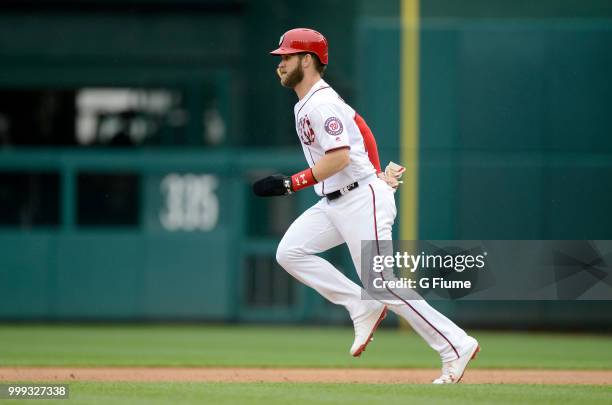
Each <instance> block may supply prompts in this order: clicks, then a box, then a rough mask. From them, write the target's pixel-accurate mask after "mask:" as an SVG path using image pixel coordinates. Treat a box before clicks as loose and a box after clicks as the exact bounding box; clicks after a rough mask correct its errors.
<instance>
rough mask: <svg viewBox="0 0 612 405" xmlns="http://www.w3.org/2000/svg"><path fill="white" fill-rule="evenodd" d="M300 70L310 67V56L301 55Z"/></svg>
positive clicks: (307, 54) (306, 54)
mask: <svg viewBox="0 0 612 405" xmlns="http://www.w3.org/2000/svg"><path fill="white" fill-rule="evenodd" d="M301 62H302V68H305V67H308V66H310V65H312V55H311V54H309V53H305V54H304V55H302V61H301Z"/></svg>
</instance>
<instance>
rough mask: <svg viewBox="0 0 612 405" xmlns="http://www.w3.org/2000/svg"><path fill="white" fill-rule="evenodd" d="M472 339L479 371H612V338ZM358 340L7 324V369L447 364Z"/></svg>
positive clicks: (461, 397) (335, 335)
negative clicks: (361, 349) (360, 348)
mask: <svg viewBox="0 0 612 405" xmlns="http://www.w3.org/2000/svg"><path fill="white" fill-rule="evenodd" d="M474 336H475V337H477V338H478V339H479V341H480V343H481V345H482V347H483V352H482V354H481V356H480V357H479V359H478V361H476V362H474V363H473V367H474V368H529V369H612V337H610V336H594V335H561V334H542V333H537V334H527V333H491V332H482V333H474ZM352 337H353V336H352V330H351V329H349V328H315V327H312V328H311V327H300V328H294V327H272V326H271V327H262V326H257V327H250V326H235V327H232V326H229V327H228V326H182V325H180V326H140V325H139V326H124V325H121V326H117V325H106V326H103V325H93V326H76V325H75V326H31V325H27V326H26V325H0V366H4V367H6V366H93V367H95V366H124V367H127V366H194V367H196V366H197V367H206V366H223V367H363V368H398V367H399V368H423V367H424V368H438V367H439V360H438V357H437V355H436V353H434V352H433V351H432V350H430V349H429V348H428V347H427V346H426V345H425V343H424V342H423V341H422V340H421V339H420V338H419V337H418V336H416V335H415V334H414V333H410V332H404V331H398V330H395V329H382V330H380V331H378V332H377V334H376V339H375V341H374V343H373V344H372V346H371V347H369V348H368V351H367V352H366V353H365V354H364V356H363V357H362V358H360V359H358V360H355V359H352V358H351V357H350V356H349V354H348V348H349V346H350V344H351V342H352ZM0 372H1V371H0ZM70 388H71V398H70V399H69V400H68V401H66V403H70V404H80V403H83V404H107V403H111V402H112V403H113V405H119V404H140V403H142V404H144V403H147V404H158V403H159V404H162V403H186V404H192V403H193V404H196V403H211V404H243V403H254V404H259V403H261V404H264V403H265V404H272V405H275V404H285V403H291V404H292V405H294V404H301V403H304V404H306V403H308V404H336V403H344V404H366V403H367V404H372V403H385V404H395V403H398V404H399V403H402V404H404V403H449V404H450V403H452V404H464V403H465V404H468V403H469V404H471V403H490V402H493V401H494V402H497V403H522V404H532V403H533V404H536V403H537V404H539V403H559V402H563V403H564V404H572V403H589V404H592V403H612V387H611V386H578V385H566V386H553V385H457V386H445V387H436V386H427V385H371V384H306V383H304V384H296V383H187V382H185V383H131V382H130V383H128V382H124V383H114V382H113V383H110V382H105V383H102V382H70ZM0 401H1V400H0ZM5 402H6V403H17V402H15V401H14V400H10V401H9V400H7V401H5ZM56 402H57V401H54V403H56ZM19 403H22V402H21V401H19ZM36 403H38V402H36Z"/></svg>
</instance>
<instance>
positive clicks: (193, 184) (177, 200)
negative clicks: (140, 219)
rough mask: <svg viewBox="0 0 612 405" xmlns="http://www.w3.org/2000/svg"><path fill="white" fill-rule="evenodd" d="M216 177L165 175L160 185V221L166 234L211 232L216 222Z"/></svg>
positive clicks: (217, 215)
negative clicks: (161, 201) (172, 232)
mask: <svg viewBox="0 0 612 405" xmlns="http://www.w3.org/2000/svg"><path fill="white" fill-rule="evenodd" d="M218 184H219V180H218V179H217V177H216V176H213V175H208V174H177V173H171V174H168V175H167V176H165V177H164V178H163V179H162V181H161V184H160V187H161V193H162V196H163V198H164V202H163V205H162V209H161V212H160V214H159V220H160V222H161V225H162V226H163V227H164V229H166V230H168V231H210V230H212V229H213V228H214V227H215V226H216V225H217V222H218V220H219V198H218V197H217V194H216V193H215V190H216V188H217V186H218Z"/></svg>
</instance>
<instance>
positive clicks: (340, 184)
mask: <svg viewBox="0 0 612 405" xmlns="http://www.w3.org/2000/svg"><path fill="white" fill-rule="evenodd" d="M270 53H271V54H272V55H279V56H280V63H279V64H278V68H277V74H278V77H279V79H280V83H281V84H282V85H283V86H284V87H287V88H291V89H293V90H294V91H295V93H296V95H297V97H298V102H297V104H296V105H295V107H294V113H295V129H296V131H297V135H298V138H299V140H300V143H301V144H302V149H303V151H304V156H305V157H306V161H307V163H308V167H306V168H305V169H304V170H302V171H300V172H298V173H295V174H293V175H292V176H285V175H273V176H268V177H266V178H263V179H261V180H258V181H257V182H256V183H255V184H254V185H253V191H254V192H255V194H257V195H258V196H284V195H288V194H292V193H296V192H299V191H300V190H302V189H305V188H308V187H314V191H315V192H316V193H317V194H318V195H319V196H320V197H321V199H320V200H319V201H318V202H317V203H316V204H315V205H313V206H312V207H310V208H309V209H308V210H306V212H304V213H303V214H302V215H300V216H299V217H298V218H297V219H296V220H295V222H293V224H291V226H290V227H289V229H288V230H287V232H286V233H285V235H284V237H283V238H282V240H281V242H280V244H279V246H278V250H277V253H276V259H277V261H278V263H279V264H280V265H281V266H282V267H283V268H284V269H285V270H286V271H287V272H288V273H289V274H291V275H292V276H293V277H295V278H296V279H298V280H299V281H300V282H302V283H304V284H306V285H307V286H309V287H311V288H314V289H315V290H316V291H317V292H319V293H320V294H321V295H322V296H324V297H325V298H326V299H328V300H329V301H331V302H333V303H335V304H338V305H343V306H344V307H345V308H346V309H347V311H348V313H349V315H350V317H351V319H352V320H353V324H354V329H355V340H354V342H353V345H352V346H351V348H350V354H351V355H352V356H355V357H358V356H360V355H361V353H362V352H363V351H364V350H365V349H366V347H367V345H368V343H369V342H370V341H371V340H372V335H373V334H374V332H375V331H376V328H377V327H378V325H379V324H380V322H381V321H382V320H383V319H384V318H385V316H386V315H387V308H389V309H390V310H391V311H393V312H395V313H396V314H397V315H399V316H401V317H402V318H404V319H406V320H407V321H408V322H409V324H410V325H411V327H412V328H413V329H414V330H415V331H416V332H417V333H418V334H419V335H420V336H421V337H422V338H423V339H424V340H425V341H426V342H427V343H428V344H429V346H431V347H432V348H433V349H434V350H436V351H437V352H438V353H439V354H440V357H441V359H442V375H441V376H440V377H439V378H437V379H436V380H434V381H433V383H434V384H452V383H457V382H459V380H460V379H461V377H462V376H463V373H464V371H465V368H466V366H467V364H468V362H469V361H470V359H472V358H473V357H474V356H475V355H476V353H477V352H478V351H479V346H478V342H477V341H476V339H474V338H472V337H470V336H468V335H467V334H466V333H465V332H464V331H463V330H462V329H461V328H459V327H458V326H457V325H455V324H454V323H453V322H452V321H450V320H449V319H448V318H446V317H445V316H444V315H442V314H441V313H439V312H438V311H436V310H435V309H434V308H432V307H431V306H430V305H429V304H427V302H425V301H424V300H422V299H419V300H408V299H403V298H401V297H399V296H398V299H397V300H389V301H386V300H383V301H377V300H373V299H370V300H366V299H362V298H361V297H362V292H363V290H362V288H361V287H360V286H358V285H357V284H355V283H354V282H352V281H351V280H349V279H348V278H347V277H346V276H345V275H344V274H342V273H341V272H340V271H339V270H337V269H336V268H335V267H334V266H333V265H332V264H331V263H329V262H328V261H326V260H324V259H322V258H321V257H319V256H317V254H319V253H321V252H324V251H326V250H328V249H330V248H333V247H335V246H338V245H340V244H342V243H346V244H347V245H348V248H349V250H350V254H351V257H352V259H353V264H354V265H355V268H356V269H357V272H358V273H360V270H359V269H361V241H362V240H376V241H379V240H391V228H392V226H393V221H394V219H395V216H396V207H395V198H394V191H395V190H394V187H397V186H398V181H397V177H398V174H397V173H398V172H397V171H396V172H393V171H387V174H385V173H383V172H382V171H381V167H380V161H379V158H378V151H377V148H376V141H375V139H374V136H373V135H372V132H371V131H370V129H369V128H368V126H367V124H366V123H365V121H364V120H363V118H361V116H359V114H357V113H356V112H355V110H353V108H351V107H350V106H349V105H348V104H346V103H345V102H344V101H343V100H342V99H341V98H340V96H339V95H338V94H337V93H336V92H335V91H334V89H333V88H332V87H331V86H330V85H329V84H328V83H326V82H325V81H324V80H323V79H322V76H323V75H324V73H325V69H326V67H327V64H328V45H327V40H326V39H325V37H324V36H323V35H321V34H320V33H319V32H317V31H314V30H312V29H306V28H296V29H292V30H290V31H287V32H286V33H285V34H284V35H283V36H282V37H281V39H280V43H279V47H278V49H275V50H274V51H272V52H270ZM360 276H361V274H360Z"/></svg>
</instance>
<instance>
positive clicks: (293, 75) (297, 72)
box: [281, 63, 304, 89]
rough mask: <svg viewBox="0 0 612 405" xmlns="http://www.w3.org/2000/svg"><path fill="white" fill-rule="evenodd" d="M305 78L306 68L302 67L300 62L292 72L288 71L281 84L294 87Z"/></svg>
mask: <svg viewBox="0 0 612 405" xmlns="http://www.w3.org/2000/svg"><path fill="white" fill-rule="evenodd" d="M303 79H304V69H302V64H301V63H298V65H297V67H296V68H295V69H293V70H292V71H291V72H288V73H287V74H286V75H285V77H284V78H283V79H281V84H282V85H283V86H284V87H287V88H290V89H292V88H294V87H295V86H297V85H298V83H300V82H301V81H302V80H303Z"/></svg>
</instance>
